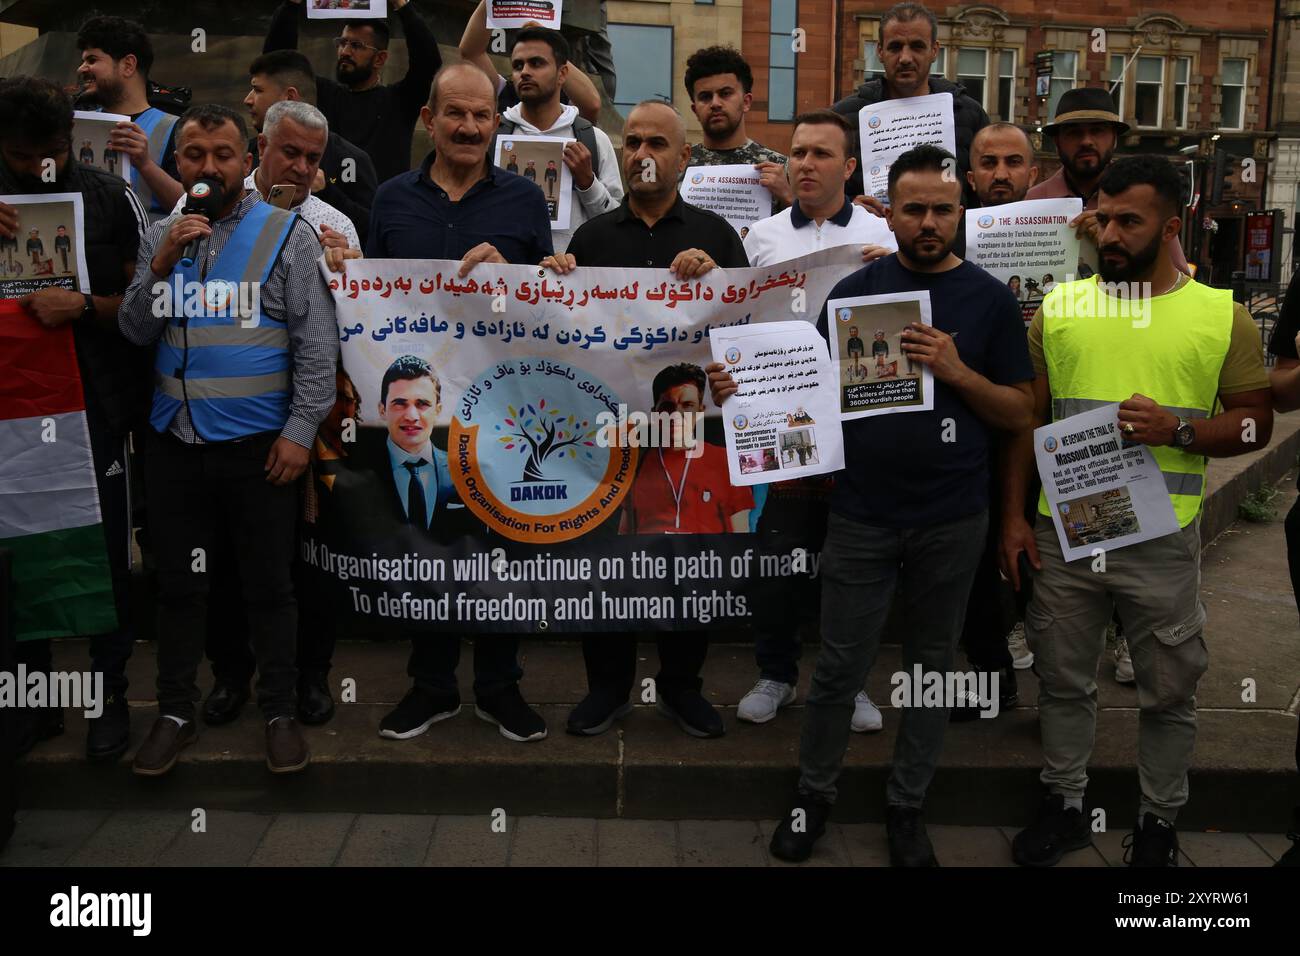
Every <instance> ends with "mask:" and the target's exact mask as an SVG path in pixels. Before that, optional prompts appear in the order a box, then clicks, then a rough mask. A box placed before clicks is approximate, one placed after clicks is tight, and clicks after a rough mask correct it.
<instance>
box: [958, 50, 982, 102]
mask: <svg viewBox="0 0 1300 956" xmlns="http://www.w3.org/2000/svg"><path fill="white" fill-rule="evenodd" d="M988 78H989V51H988V50H971V49H966V48H962V49H960V50H958V51H957V82H958V83H960V84H961V85H962V86H964V87H966V92H967V94H969V95H970V97H971V98H972V99H973V100H975V101H976V102H977V103H979V105H980V106H982V107H984V108H985V109H988V105H989V104H988V101H987V100H986V99H985V96H984V90H985V88H986V87H987V86H988Z"/></svg>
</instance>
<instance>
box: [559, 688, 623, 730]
mask: <svg viewBox="0 0 1300 956" xmlns="http://www.w3.org/2000/svg"><path fill="white" fill-rule="evenodd" d="M630 713H632V702H631V701H630V700H628V699H627V698H626V697H623V698H622V699H621V700H620V699H619V696H618V694H617V693H611V692H609V691H606V690H603V689H601V688H596V689H595V690H593V691H591V692H590V693H588V694H587V696H586V697H584V698H582V702H581V703H579V704H578V706H577V707H575V708H573V710H572V711H570V712H569V719H568V721H567V722H566V723H565V725H564V729H565V730H566V731H567V732H569V733H571V734H579V735H581V736H584V737H594V736H596V735H597V734H603V733H604V732H605V731H607V730H609V728H610V727H613V726H614V721H616V720H618V719H619V718H620V717H626V716H627V715H628V714H630Z"/></svg>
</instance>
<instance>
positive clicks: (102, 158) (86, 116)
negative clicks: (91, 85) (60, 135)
mask: <svg viewBox="0 0 1300 956" xmlns="http://www.w3.org/2000/svg"><path fill="white" fill-rule="evenodd" d="M129 122H131V117H129V116H127V115H126V114H124V113H95V112H91V111H89V110H77V111H75V112H74V113H73V114H72V155H73V156H75V157H76V158H77V162H79V163H82V164H84V165H86V166H94V167H95V168H96V169H102V170H103V171H104V172H106V173H108V174H109V175H110V176H121V177H122V178H123V179H125V180H126V181H127V182H128V183H129V182H130V181H131V161H130V160H129V159H127V158H126V157H125V156H123V155H122V154H121V153H119V152H118V151H117V150H115V149H109V148H108V134H109V133H111V132H112V131H113V127H114V126H116V125H117V124H118V123H129Z"/></svg>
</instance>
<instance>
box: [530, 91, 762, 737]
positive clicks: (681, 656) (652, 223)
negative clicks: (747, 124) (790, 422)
mask: <svg viewBox="0 0 1300 956" xmlns="http://www.w3.org/2000/svg"><path fill="white" fill-rule="evenodd" d="M690 157H691V149H690V147H689V146H688V145H687V144H686V127H685V126H684V125H683V123H682V118H681V115H680V114H678V112H677V111H676V110H675V109H673V108H672V107H671V106H669V105H668V104H667V103H664V102H662V101H659V100H647V101H645V102H642V103H638V104H637V105H636V106H635V107H633V109H632V112H631V113H629V114H628V117H627V122H626V123H625V124H624V126H623V176H624V178H625V179H626V180H627V184H628V191H627V195H626V196H624V197H623V202H622V204H621V205H620V206H619V207H618V208H617V209H612V210H610V211H609V212H607V213H603V214H601V215H599V216H597V217H596V218H594V219H589V220H587V221H586V222H585V223H583V224H582V225H581V226H579V227H578V231H577V232H575V233H574V234H573V238H572V239H571V240H569V248H568V250H567V252H563V253H560V254H559V255H557V256H551V257H549V258H547V259H546V260H545V261H544V262H543V263H542V264H543V265H544V266H545V267H547V268H550V269H554V270H555V271H556V272H559V273H561V274H563V273H567V272H571V271H572V270H573V269H574V268H575V267H577V266H580V265H581V266H613V267H624V268H642V269H655V270H660V269H667V270H669V271H670V272H671V273H672V275H673V276H675V277H676V278H677V279H681V280H686V279H694V278H697V277H699V276H702V275H705V274H706V273H708V272H709V271H710V270H712V269H713V268H714V267H715V266H721V267H722V268H724V269H735V268H743V267H745V266H748V265H749V260H748V259H747V258H746V256H745V247H744V245H743V244H742V243H741V241H740V236H738V235H736V230H734V229H732V228H731V226H730V225H728V223H727V220H725V219H723V218H722V217H721V216H719V215H716V214H715V213H712V212H709V211H708V210H705V209H700V208H698V207H696V206H692V205H690V204H689V203H686V202H684V201H683V200H682V197H681V195H680V194H679V193H678V191H677V182H678V180H679V179H680V178H681V175H682V173H683V172H685V170H686V166H687V164H688V163H689V162H690ZM664 278H667V277H666V276H665V277H664ZM647 284H649V283H647ZM686 368H694V366H686ZM696 371H698V369H696ZM703 375H704V373H703V372H699V376H700V381H699V383H698V385H697V384H692V382H691V381H690V376H689V375H685V376H684V378H683V381H682V382H680V383H678V384H676V385H674V386H672V387H671V388H666V389H664V391H665V392H666V393H671V394H670V395H669V403H670V407H669V410H670V411H671V410H674V409H675V410H678V411H685V410H686V408H685V407H684V404H685V403H690V405H691V410H692V411H695V410H698V409H699V408H701V407H702V402H703V398H704V386H703ZM655 398H656V400H657V401H658V400H659V399H660V396H659V395H656V396H655ZM673 402H675V403H676V404H673ZM670 441H671V439H670ZM707 454H709V453H708V452H707V449H706V455H707ZM641 460H642V466H641V469H640V471H639V472H638V474H637V478H636V484H635V486H634V490H633V499H634V501H633V505H632V506H631V507H630V508H629V510H628V511H627V512H625V514H624V516H623V519H622V526H621V529H620V530H622V531H623V532H624V533H629V534H645V533H656V532H664V533H670V534H671V533H673V532H674V531H681V532H686V531H691V530H696V531H698V530H701V528H700V527H699V526H691V521H692V516H698V515H699V514H700V513H701V512H703V511H709V510H714V511H716V510H717V503H720V502H721V501H723V500H724V499H725V500H727V501H731V502H734V501H735V500H736V499H735V496H733V495H732V493H731V489H730V487H729V486H728V484H727V479H726V469H725V465H724V467H723V470H722V474H721V484H720V485H718V486H715V487H712V488H709V487H706V486H705V485H703V484H701V483H700V482H699V481H698V478H699V472H700V470H701V469H702V468H703V467H704V466H703V465H701V464H697V465H696V471H695V472H690V471H689V470H688V469H689V467H690V465H691V461H690V459H688V458H687V457H686V456H685V453H684V451H683V450H682V449H681V448H675V447H671V445H670V446H668V447H662V448H659V449H657V450H655V449H648V450H646V451H643V453H642V458H641ZM688 478H689V479H691V483H690V487H688ZM642 491H644V492H645V493H646V494H648V495H660V494H661V495H662V496H663V497H667V496H670V495H671V497H668V500H669V501H670V507H669V510H668V514H667V520H666V522H665V523H663V524H650V525H649V526H647V524H646V523H645V516H644V515H643V514H642V513H641V512H639V511H636V510H635V500H636V499H637V498H638V493H639V492H642ZM688 496H696V497H691V498H690V500H688ZM745 497H746V498H748V499H749V505H747V506H746V509H747V508H748V507H750V506H752V503H753V502H752V498H751V497H750V496H749V494H748V491H746V492H745ZM711 499H712V501H713V502H714V504H712V505H710V504H709V502H710V500H711ZM661 500H662V499H661ZM673 501H675V502H676V504H677V511H676V515H675V518H674V515H673V513H672V508H671V502H673ZM740 514H742V515H747V514H748V511H747V510H745V511H741V512H740ZM729 517H731V518H733V519H734V518H736V517H737V515H736V513H735V511H734V510H733V512H731V513H730V514H729ZM674 521H675V524H674ZM742 529H745V530H747V529H748V521H747V520H745V519H742V520H739V521H737V522H736V524H731V525H727V526H726V527H720V528H717V529H709V530H716V531H717V532H718V533H727V532H731V531H740V530H742ZM708 649H709V644H708V637H707V635H706V634H705V633H703V632H692V633H685V634H681V633H667V634H665V635H664V636H663V637H662V638H660V640H659V674H658V677H656V679H655V686H656V705H657V708H658V710H659V712H660V713H661V714H663V715H664V716H666V717H668V718H669V719H671V720H674V721H676V722H677V725H678V726H679V727H681V729H682V730H684V731H685V732H686V733H688V734H690V735H691V736H693V737H720V736H722V734H723V733H724V731H725V727H724V725H723V722H722V716H721V715H720V714H719V713H718V712H717V710H716V709H715V708H714V706H713V705H712V704H711V703H709V701H708V700H707V699H706V698H705V697H704V695H703V694H702V693H701V692H700V691H701V687H702V681H701V680H700V668H701V667H703V666H704V658H705V656H706V655H707V654H708ZM582 655H583V658H584V659H585V661H586V664H587V696H586V697H585V698H583V700H582V702H581V703H579V704H578V706H577V707H575V708H574V709H573V711H572V713H570V714H569V719H568V723H567V726H566V730H568V732H569V733H571V734H580V735H583V736H593V735H596V734H602V733H604V732H605V731H607V730H609V728H610V727H611V726H613V724H614V722H615V721H616V720H618V719H619V718H620V717H623V716H624V715H626V714H628V713H629V712H631V709H632V704H631V702H630V700H629V699H628V698H629V695H630V694H631V692H632V684H633V681H634V680H635V678H636V635H635V634H630V633H619V634H600V635H597V636H596V637H588V638H584V639H583V642H582Z"/></svg>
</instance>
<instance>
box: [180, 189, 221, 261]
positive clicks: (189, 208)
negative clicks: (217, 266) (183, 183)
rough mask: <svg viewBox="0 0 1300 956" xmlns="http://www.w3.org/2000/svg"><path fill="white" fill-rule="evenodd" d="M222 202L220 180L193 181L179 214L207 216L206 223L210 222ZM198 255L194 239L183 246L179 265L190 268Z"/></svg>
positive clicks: (197, 240) (218, 210) (197, 245)
mask: <svg viewBox="0 0 1300 956" xmlns="http://www.w3.org/2000/svg"><path fill="white" fill-rule="evenodd" d="M224 202H225V195H224V190H223V189H222V186H221V181H220V180H218V179H199V180H195V182H194V185H193V186H191V187H190V188H189V190H188V191H187V192H186V193H185V205H184V206H182V207H181V213H182V215H186V216H188V215H192V214H194V213H197V214H198V215H200V216H207V217H208V221H209V222H211V221H212V220H213V219H215V218H216V216H217V213H218V212H220V210H221V206H222V204H223V203H224ZM198 254H199V237H195V238H194V239H191V240H190V241H189V243H188V244H187V245H186V246H185V252H184V253H183V254H182V255H181V265H182V266H184V267H185V268H186V269H188V268H190V267H192V266H193V265H194V259H195V257H197V256H198Z"/></svg>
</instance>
